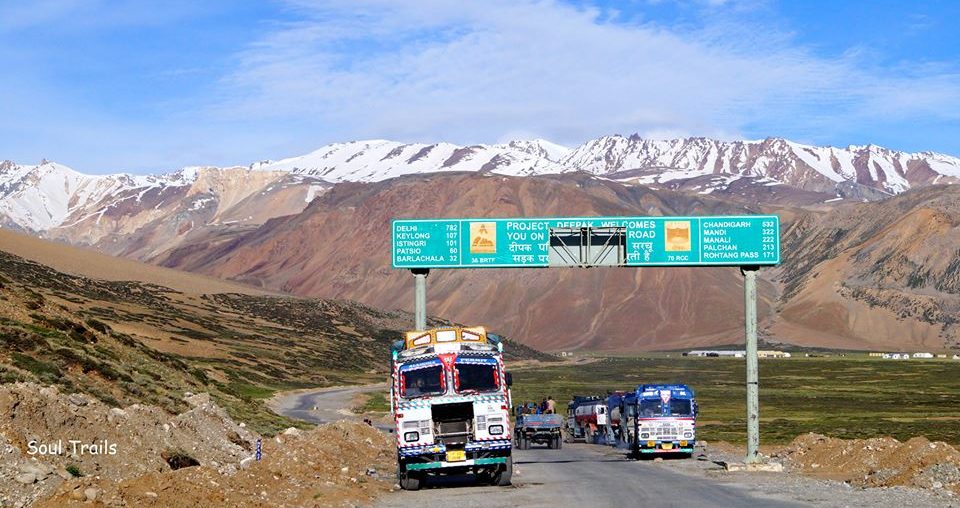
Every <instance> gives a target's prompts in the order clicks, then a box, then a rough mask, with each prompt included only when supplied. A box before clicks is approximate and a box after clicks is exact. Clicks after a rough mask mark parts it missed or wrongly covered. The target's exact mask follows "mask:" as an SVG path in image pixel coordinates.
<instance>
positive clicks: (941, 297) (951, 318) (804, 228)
mask: <svg viewBox="0 0 960 508" xmlns="http://www.w3.org/2000/svg"><path fill="white" fill-rule="evenodd" d="M783 248H784V252H785V253H790V255H788V256H784V259H785V263H784V265H783V266H782V267H781V268H780V269H779V272H780V278H781V279H782V281H783V283H784V295H783V302H782V307H781V310H780V313H779V319H778V320H777V322H776V324H775V325H774V326H772V327H771V329H770V331H771V332H772V333H774V334H776V335H777V336H780V337H783V338H787V339H789V340H791V341H792V342H796V343H801V344H812V343H819V344H822V343H830V344H832V345H835V346H838V347H850V348H860V347H872V348H885V349H893V350H913V349H915V348H927V349H935V350H942V349H945V348H951V347H953V348H956V347H958V346H960V330H958V327H957V322H958V321H960V188H958V187H956V186H932V187H928V188H924V189H918V190H914V191H910V192H907V193H905V194H902V195H900V196H897V197H894V198H891V199H888V200H885V201H881V202H876V203H863V204H857V205H848V206H843V207H840V208H838V209H836V210H834V211H832V212H829V213H827V214H824V215H809V216H806V217H804V218H803V219H801V220H798V221H797V222H796V223H795V224H793V226H792V227H791V228H789V229H788V230H787V231H786V232H785V234H784V237H783Z"/></svg>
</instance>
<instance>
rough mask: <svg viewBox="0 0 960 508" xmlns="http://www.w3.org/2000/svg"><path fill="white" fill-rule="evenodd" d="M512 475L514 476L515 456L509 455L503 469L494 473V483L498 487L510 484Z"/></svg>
mask: <svg viewBox="0 0 960 508" xmlns="http://www.w3.org/2000/svg"><path fill="white" fill-rule="evenodd" d="M511 477H513V457H507V463H506V464H505V465H504V467H503V469H500V470H498V471H497V472H496V473H495V474H494V475H493V484H494V485H496V486H498V487H507V486H509V485H510V478H511Z"/></svg>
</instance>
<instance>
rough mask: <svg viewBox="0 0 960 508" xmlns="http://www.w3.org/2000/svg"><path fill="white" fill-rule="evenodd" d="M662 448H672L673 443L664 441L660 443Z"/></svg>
mask: <svg viewBox="0 0 960 508" xmlns="http://www.w3.org/2000/svg"><path fill="white" fill-rule="evenodd" d="M660 448H663V449H664V450H672V449H673V443H663V444H661V445H660Z"/></svg>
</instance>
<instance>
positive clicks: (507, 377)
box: [503, 372, 513, 386]
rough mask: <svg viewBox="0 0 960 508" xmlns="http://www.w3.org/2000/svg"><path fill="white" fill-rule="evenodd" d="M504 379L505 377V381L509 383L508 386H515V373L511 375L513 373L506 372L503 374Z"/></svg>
mask: <svg viewBox="0 0 960 508" xmlns="http://www.w3.org/2000/svg"><path fill="white" fill-rule="evenodd" d="M503 377H504V379H505V380H506V382H507V386H513V373H511V372H505V373H504V374H503Z"/></svg>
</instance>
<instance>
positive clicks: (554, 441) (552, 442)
mask: <svg viewBox="0 0 960 508" xmlns="http://www.w3.org/2000/svg"><path fill="white" fill-rule="evenodd" d="M556 447H557V438H554V437H551V438H550V440H549V441H547V448H549V449H551V450H552V449H554V448H556Z"/></svg>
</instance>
